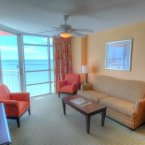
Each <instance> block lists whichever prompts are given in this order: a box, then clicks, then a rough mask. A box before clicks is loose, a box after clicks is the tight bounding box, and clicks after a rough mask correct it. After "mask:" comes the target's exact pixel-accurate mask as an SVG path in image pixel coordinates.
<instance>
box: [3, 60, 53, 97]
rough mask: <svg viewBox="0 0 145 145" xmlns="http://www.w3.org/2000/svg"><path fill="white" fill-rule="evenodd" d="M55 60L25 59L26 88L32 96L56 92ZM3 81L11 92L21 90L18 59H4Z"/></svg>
mask: <svg viewBox="0 0 145 145" xmlns="http://www.w3.org/2000/svg"><path fill="white" fill-rule="evenodd" d="M53 68H54V62H53V60H51V61H50V62H48V60H25V63H24V69H25V71H24V72H25V73H24V74H25V78H26V79H25V81H26V90H27V91H28V92H30V94H31V96H37V95H42V94H47V93H54V71H53ZM2 76H3V83H4V84H6V85H7V86H8V87H9V89H10V90H11V92H18V91H20V73H19V62H18V60H2Z"/></svg>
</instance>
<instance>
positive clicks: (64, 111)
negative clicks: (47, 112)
mask: <svg viewBox="0 0 145 145" xmlns="http://www.w3.org/2000/svg"><path fill="white" fill-rule="evenodd" d="M62 106H63V114H64V115H66V109H65V103H64V101H62Z"/></svg>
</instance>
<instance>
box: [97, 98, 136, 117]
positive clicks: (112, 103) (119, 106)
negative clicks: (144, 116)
mask: <svg viewBox="0 0 145 145" xmlns="http://www.w3.org/2000/svg"><path fill="white" fill-rule="evenodd" d="M100 104H103V105H105V106H107V107H108V108H110V109H112V110H115V111H116V112H120V113H122V114H124V115H127V116H129V117H132V118H134V117H135V116H136V113H137V112H136V111H135V105H134V103H131V102H129V101H126V100H123V99H120V98H115V97H108V98H104V99H101V100H100Z"/></svg>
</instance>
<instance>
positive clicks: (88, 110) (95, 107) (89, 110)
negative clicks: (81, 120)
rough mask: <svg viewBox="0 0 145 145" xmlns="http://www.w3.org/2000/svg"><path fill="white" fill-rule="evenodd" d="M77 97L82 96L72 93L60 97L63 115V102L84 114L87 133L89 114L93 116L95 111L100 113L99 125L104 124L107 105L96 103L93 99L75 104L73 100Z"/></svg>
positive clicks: (64, 110)
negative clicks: (71, 94)
mask: <svg viewBox="0 0 145 145" xmlns="http://www.w3.org/2000/svg"><path fill="white" fill-rule="evenodd" d="M77 98H82V97H81V96H78V95H74V96H70V97H64V98H62V104H63V113H64V115H66V107H65V104H67V105H69V106H71V107H72V108H74V109H75V110H77V111H79V112H80V113H82V114H83V115H85V116H86V130H87V133H89V132H90V119H91V116H93V115H95V114H97V113H101V115H102V121H101V125H102V126H104V122H105V116H106V109H107V107H106V106H103V105H100V104H98V103H96V102H93V101H88V102H86V103H82V104H76V103H74V102H73V101H74V100H76V99H77ZM72 100H73V101H72Z"/></svg>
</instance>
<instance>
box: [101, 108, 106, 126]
mask: <svg viewBox="0 0 145 145" xmlns="http://www.w3.org/2000/svg"><path fill="white" fill-rule="evenodd" d="M101 114H102V122H101V125H102V126H104V122H105V117H106V108H105V109H104V110H103V112H102V113H101Z"/></svg>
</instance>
